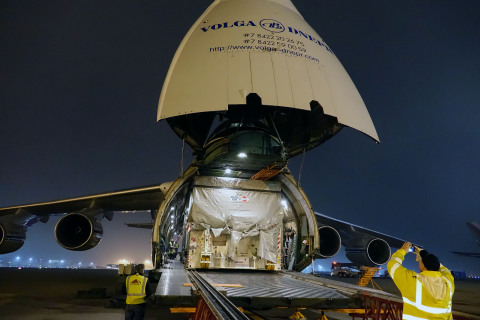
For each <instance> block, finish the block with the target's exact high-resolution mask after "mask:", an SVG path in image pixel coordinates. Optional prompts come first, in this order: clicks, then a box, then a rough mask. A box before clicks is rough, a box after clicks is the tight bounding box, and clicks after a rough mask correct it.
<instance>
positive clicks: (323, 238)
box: [318, 226, 342, 258]
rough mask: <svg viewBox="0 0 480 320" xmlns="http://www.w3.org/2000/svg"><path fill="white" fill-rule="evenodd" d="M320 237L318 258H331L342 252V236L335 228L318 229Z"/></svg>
mask: <svg viewBox="0 0 480 320" xmlns="http://www.w3.org/2000/svg"><path fill="white" fill-rule="evenodd" d="M318 235H319V237H320V251H319V254H320V256H318V258H330V257H333V256H334V255H336V254H337V253H338V251H340V247H341V246H342V241H341V237H340V234H339V233H338V231H337V230H336V229H335V228H332V227H330V226H321V227H320V228H318Z"/></svg>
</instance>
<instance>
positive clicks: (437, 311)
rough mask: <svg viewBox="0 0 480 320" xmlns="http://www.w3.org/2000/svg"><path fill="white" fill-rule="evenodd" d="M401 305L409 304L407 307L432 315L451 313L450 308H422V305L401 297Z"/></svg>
mask: <svg viewBox="0 0 480 320" xmlns="http://www.w3.org/2000/svg"><path fill="white" fill-rule="evenodd" d="M403 303H406V304H409V305H411V306H413V307H415V308H417V309H418V310H421V311H425V312H428V313H432V314H442V313H450V312H451V309H450V308H434V307H427V306H424V305H422V304H418V303H415V302H412V301H410V300H408V299H407V298H405V297H403Z"/></svg>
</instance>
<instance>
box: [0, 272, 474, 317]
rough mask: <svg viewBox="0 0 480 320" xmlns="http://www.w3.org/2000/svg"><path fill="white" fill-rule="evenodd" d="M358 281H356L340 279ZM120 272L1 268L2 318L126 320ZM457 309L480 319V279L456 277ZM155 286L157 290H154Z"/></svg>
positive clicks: (150, 312) (159, 312)
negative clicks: (457, 278)
mask: <svg viewBox="0 0 480 320" xmlns="http://www.w3.org/2000/svg"><path fill="white" fill-rule="evenodd" d="M332 279H335V280H341V281H346V282H350V283H354V282H355V281H356V280H355V279H336V278H332ZM375 282H376V283H377V284H378V285H379V286H380V287H381V288H382V289H383V290H384V291H387V292H390V293H393V294H397V295H399V293H398V290H397V289H396V287H395V285H394V284H393V282H392V280H391V279H389V278H376V279H375ZM119 285H121V283H120V282H119V276H118V274H117V271H116V270H103V269H92V270H89V269H25V268H24V269H16V268H0V319H2V320H4V319H5V320H80V319H82V320H83V319H90V320H120V319H124V310H123V306H122V305H123V302H124V297H123V296H122V295H121V294H120V293H119V292H120V291H119V289H120V287H119ZM455 286H456V290H455V294H454V297H453V309H454V311H460V312H464V313H468V314H471V315H474V316H473V317H471V318H472V319H480V299H479V294H480V280H473V279H471V280H470V279H460V280H456V281H455ZM152 289H154V288H152ZM295 311H296V310H285V309H283V310H279V309H272V310H259V311H255V312H256V314H257V315H258V316H263V317H268V319H269V320H277V319H278V320H279V319H286V318H288V317H285V314H288V313H290V312H291V313H290V314H292V313H293V312H295ZM301 312H302V313H303V314H304V315H305V316H306V317H307V319H312V320H314V319H318V318H320V315H321V313H320V312H319V311H308V310H301ZM326 315H327V317H328V319H330V320H335V319H338V320H340V319H342V320H343V319H351V317H348V315H340V314H337V313H331V314H330V313H327V314H326ZM188 318H189V314H186V313H180V314H173V313H170V309H169V308H168V307H161V306H157V305H153V304H149V305H148V307H147V313H146V316H145V319H146V320H154V319H155V320H157V319H161V320H164V319H167V320H170V319H171V320H181V319H188Z"/></svg>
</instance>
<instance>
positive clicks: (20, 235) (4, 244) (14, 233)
mask: <svg viewBox="0 0 480 320" xmlns="http://www.w3.org/2000/svg"><path fill="white" fill-rule="evenodd" d="M24 243H25V229H24V228H23V226H19V225H16V224H10V223H1V224H0V254H4V253H10V252H14V251H17V250H18V249H20V248H21V247H22V246H23V244H24Z"/></svg>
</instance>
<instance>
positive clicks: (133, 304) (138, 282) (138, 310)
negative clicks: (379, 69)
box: [122, 264, 152, 320]
mask: <svg viewBox="0 0 480 320" xmlns="http://www.w3.org/2000/svg"><path fill="white" fill-rule="evenodd" d="M144 271H145V265H143V264H137V265H136V266H135V272H136V273H135V274H134V275H130V276H128V277H127V279H126V281H125V285H124V286H123V290H122V291H123V293H124V294H126V295H127V300H126V307H125V320H143V318H144V316H145V310H146V306H147V303H146V301H145V299H146V297H148V296H150V295H151V294H152V292H151V290H150V286H149V285H148V279H147V278H146V277H144V276H143V272H144Z"/></svg>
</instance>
